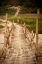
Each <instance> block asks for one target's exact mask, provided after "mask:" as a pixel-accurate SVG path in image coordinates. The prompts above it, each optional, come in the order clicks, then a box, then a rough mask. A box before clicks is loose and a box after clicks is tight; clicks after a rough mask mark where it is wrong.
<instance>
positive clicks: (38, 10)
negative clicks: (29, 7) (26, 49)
mask: <svg viewBox="0 0 42 64" xmlns="http://www.w3.org/2000/svg"><path fill="white" fill-rule="evenodd" d="M38 19H39V9H37V17H36V46H37V47H38Z"/></svg>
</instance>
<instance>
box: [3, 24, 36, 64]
mask: <svg viewBox="0 0 42 64" xmlns="http://www.w3.org/2000/svg"><path fill="white" fill-rule="evenodd" d="M3 64H36V58H35V54H34V52H33V50H32V49H31V47H30V45H29V42H27V41H26V38H25V35H24V33H23V27H21V26H20V25H18V24H15V29H14V33H13V36H12V40H11V48H10V50H9V53H8V55H7V57H6V59H5V61H4V63H3Z"/></svg>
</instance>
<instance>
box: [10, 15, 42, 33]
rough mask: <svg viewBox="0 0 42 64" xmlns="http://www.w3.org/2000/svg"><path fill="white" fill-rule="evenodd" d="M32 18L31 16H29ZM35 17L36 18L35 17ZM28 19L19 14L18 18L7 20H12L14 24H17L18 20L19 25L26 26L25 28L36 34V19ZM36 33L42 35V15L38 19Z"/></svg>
mask: <svg viewBox="0 0 42 64" xmlns="http://www.w3.org/2000/svg"><path fill="white" fill-rule="evenodd" d="M31 16H33V14H32V15H31ZM35 17H36V16H35ZM35 17H34V18H32V17H31V18H28V17H25V16H23V14H21V16H20V17H15V18H10V19H9V20H10V21H11V22H12V21H13V20H14V22H16V23H17V22H18V20H19V22H18V23H19V24H21V23H22V24H24V23H25V24H26V27H27V28H28V29H29V30H30V31H32V30H33V31H34V32H36V18H35ZM38 32H39V34H42V14H41V15H40V18H39V25H38Z"/></svg>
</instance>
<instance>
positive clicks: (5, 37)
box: [4, 13, 8, 47]
mask: <svg viewBox="0 0 42 64" xmlns="http://www.w3.org/2000/svg"><path fill="white" fill-rule="evenodd" d="M7 18H8V14H7V13H6V22H5V34H4V46H5V47H7V43H6V41H7V34H8V33H7Z"/></svg>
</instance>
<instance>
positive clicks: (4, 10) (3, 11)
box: [0, 7, 16, 15]
mask: <svg viewBox="0 0 42 64" xmlns="http://www.w3.org/2000/svg"><path fill="white" fill-rule="evenodd" d="M15 12H16V10H15V9H8V8H7V7H0V15H5V14H6V13H8V14H9V15H13V14H15Z"/></svg>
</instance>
